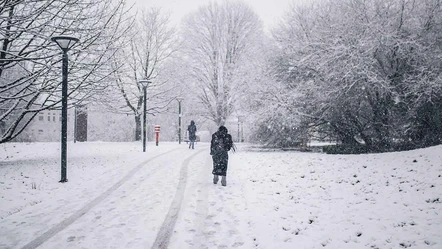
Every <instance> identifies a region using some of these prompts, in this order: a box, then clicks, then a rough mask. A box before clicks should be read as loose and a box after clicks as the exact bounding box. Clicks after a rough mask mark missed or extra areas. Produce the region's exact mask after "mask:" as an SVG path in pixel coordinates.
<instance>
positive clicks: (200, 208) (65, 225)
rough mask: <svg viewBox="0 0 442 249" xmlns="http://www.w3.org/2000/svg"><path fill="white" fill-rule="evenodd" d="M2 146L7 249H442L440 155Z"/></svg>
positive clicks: (433, 151) (0, 191)
mask: <svg viewBox="0 0 442 249" xmlns="http://www.w3.org/2000/svg"><path fill="white" fill-rule="evenodd" d="M59 148H60V144H59V143H32V144H19V143H8V144H2V145H0V231H1V232H0V248H36V247H38V248H176V249H178V248H179V249H181V248H351V249H358V248H380V249H384V248H437V249H440V248H442V232H441V231H442V176H441V175H442V146H436V147H431V148H427V149H420V150H415V151H408V152H397V153H385V154H368V155H325V154H319V153H302V152H292V151H290V152H269V151H259V149H256V148H250V147H248V146H246V145H240V146H239V152H237V153H235V154H230V161H229V170H228V181H227V186H226V187H222V186H221V185H219V184H218V185H214V184H213V183H212V176H211V164H212V163H211V158H210V156H209V145H208V144H207V143H199V144H197V145H196V148H195V150H189V149H188V148H187V147H186V144H182V145H178V144H176V143H160V146H158V147H157V146H154V145H153V144H149V145H148V149H147V153H143V152H141V148H142V147H141V144H140V143H76V144H73V143H69V145H68V180H69V182H68V183H64V184H62V183H58V180H59V179H60V169H59V168H60V150H59Z"/></svg>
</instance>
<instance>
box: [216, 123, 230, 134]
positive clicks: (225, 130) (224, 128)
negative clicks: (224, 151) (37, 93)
mask: <svg viewBox="0 0 442 249" xmlns="http://www.w3.org/2000/svg"><path fill="white" fill-rule="evenodd" d="M228 132H229V131H228V130H227V128H226V127H225V126H224V125H221V126H220V127H219V128H218V133H219V134H221V135H226V134H227V133H228Z"/></svg>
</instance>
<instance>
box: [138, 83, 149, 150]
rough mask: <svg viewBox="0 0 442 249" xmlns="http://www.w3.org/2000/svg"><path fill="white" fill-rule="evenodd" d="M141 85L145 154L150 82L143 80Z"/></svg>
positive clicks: (144, 148)
mask: <svg viewBox="0 0 442 249" xmlns="http://www.w3.org/2000/svg"><path fill="white" fill-rule="evenodd" d="M139 83H140V84H141V86H142V87H143V96H144V98H143V152H146V137H147V133H146V131H147V129H146V128H147V127H146V123H147V122H146V96H147V95H146V91H147V90H146V89H147V85H148V84H149V83H150V81H149V80H146V79H142V80H140V82H139Z"/></svg>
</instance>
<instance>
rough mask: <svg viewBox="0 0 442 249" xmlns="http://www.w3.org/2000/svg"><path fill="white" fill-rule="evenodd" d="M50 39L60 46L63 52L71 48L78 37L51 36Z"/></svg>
mask: <svg viewBox="0 0 442 249" xmlns="http://www.w3.org/2000/svg"><path fill="white" fill-rule="evenodd" d="M51 40H52V41H53V42H55V43H57V45H58V46H59V47H60V48H61V50H63V51H64V52H67V51H68V50H69V49H71V48H72V47H73V46H74V44H75V43H77V42H78V38H75V37H71V36H54V37H52V38H51Z"/></svg>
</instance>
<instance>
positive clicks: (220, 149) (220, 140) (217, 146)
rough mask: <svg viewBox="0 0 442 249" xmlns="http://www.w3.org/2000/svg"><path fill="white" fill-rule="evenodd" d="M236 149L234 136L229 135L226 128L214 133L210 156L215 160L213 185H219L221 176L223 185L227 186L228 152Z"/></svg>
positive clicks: (222, 127) (221, 127) (223, 127)
mask: <svg viewBox="0 0 442 249" xmlns="http://www.w3.org/2000/svg"><path fill="white" fill-rule="evenodd" d="M231 148H233V150H234V151H235V147H234V145H233V141H232V136H231V135H230V134H228V130H227V128H226V127H225V126H220V127H219V129H218V131H217V132H215V133H213V135H212V141H211V143H210V155H212V159H213V171H212V174H213V183H214V184H217V183H218V180H219V176H221V177H222V178H221V184H222V185H223V186H226V184H227V182H226V173H227V163H228V161H229V155H228V153H227V152H228V151H229V150H230V149H231Z"/></svg>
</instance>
